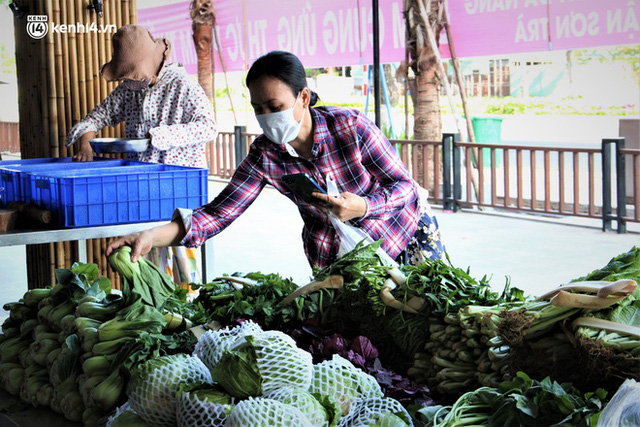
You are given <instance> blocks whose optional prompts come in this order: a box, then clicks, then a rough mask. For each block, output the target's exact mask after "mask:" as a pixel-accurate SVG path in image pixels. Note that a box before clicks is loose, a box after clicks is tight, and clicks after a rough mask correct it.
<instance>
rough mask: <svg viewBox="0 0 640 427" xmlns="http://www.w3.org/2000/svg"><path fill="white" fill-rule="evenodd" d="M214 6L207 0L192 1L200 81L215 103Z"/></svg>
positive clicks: (193, 27) (192, 26)
mask: <svg viewBox="0 0 640 427" xmlns="http://www.w3.org/2000/svg"><path fill="white" fill-rule="evenodd" d="M213 18H214V12H213V6H212V5H211V2H210V1H207V0H204V1H203V0H193V1H192V2H191V19H192V21H193V22H192V25H191V28H192V31H193V44H194V45H195V48H196V56H197V58H198V83H200V86H202V89H204V92H205V94H206V95H207V98H209V101H211V103H212V104H213V97H214V87H213V77H214V74H213V71H214V67H213V63H212V61H213V57H212V56H211V52H212V51H213V49H212V46H213V45H212V43H213Z"/></svg>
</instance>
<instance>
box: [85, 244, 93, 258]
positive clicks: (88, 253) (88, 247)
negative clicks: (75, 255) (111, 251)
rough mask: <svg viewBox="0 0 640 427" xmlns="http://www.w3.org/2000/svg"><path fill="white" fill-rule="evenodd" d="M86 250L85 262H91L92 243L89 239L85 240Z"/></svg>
mask: <svg viewBox="0 0 640 427" xmlns="http://www.w3.org/2000/svg"><path fill="white" fill-rule="evenodd" d="M85 246H86V251H87V262H93V243H91V240H87V241H85Z"/></svg>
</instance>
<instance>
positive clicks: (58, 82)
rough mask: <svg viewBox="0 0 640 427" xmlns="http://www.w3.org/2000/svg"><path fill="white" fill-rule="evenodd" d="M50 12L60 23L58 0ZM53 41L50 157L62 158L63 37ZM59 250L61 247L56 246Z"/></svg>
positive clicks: (53, 2)
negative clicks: (53, 125) (53, 135)
mask: <svg viewBox="0 0 640 427" xmlns="http://www.w3.org/2000/svg"><path fill="white" fill-rule="evenodd" d="M52 7H53V9H52V11H53V16H54V19H55V21H54V22H60V0H52ZM53 40H54V49H55V63H54V64H55V66H54V67H53V68H54V72H55V76H56V78H55V80H54V81H53V85H55V86H56V107H57V110H58V123H57V124H58V128H57V134H56V141H55V151H54V152H52V153H51V156H52V157H61V156H63V151H62V150H61V147H60V136H61V135H62V134H63V133H64V130H65V129H66V117H65V116H66V114H65V113H66V106H65V93H64V81H65V80H67V78H66V77H65V73H64V66H63V62H64V58H63V50H62V45H63V41H62V40H63V35H62V34H61V33H56V36H55V38H54V39H53ZM57 247H58V248H61V246H57Z"/></svg>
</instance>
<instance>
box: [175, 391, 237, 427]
mask: <svg viewBox="0 0 640 427" xmlns="http://www.w3.org/2000/svg"><path fill="white" fill-rule="evenodd" d="M176 411H177V412H176V416H177V419H178V427H204V426H209V427H222V426H224V423H225V421H226V420H227V416H228V414H227V407H225V405H221V404H218V403H213V402H209V401H207V400H206V399H201V398H199V397H198V396H197V395H196V394H195V393H190V392H185V393H182V394H181V395H180V396H179V397H178V402H177V406H176Z"/></svg>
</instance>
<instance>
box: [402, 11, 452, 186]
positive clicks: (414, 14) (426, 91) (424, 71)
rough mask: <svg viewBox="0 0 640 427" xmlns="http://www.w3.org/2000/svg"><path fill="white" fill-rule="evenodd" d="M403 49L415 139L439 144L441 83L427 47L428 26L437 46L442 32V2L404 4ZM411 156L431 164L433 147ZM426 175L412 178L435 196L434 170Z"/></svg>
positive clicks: (419, 172)
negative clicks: (408, 71) (412, 81)
mask: <svg viewBox="0 0 640 427" xmlns="http://www.w3.org/2000/svg"><path fill="white" fill-rule="evenodd" d="M404 5H405V17H406V19H405V21H406V26H407V31H406V36H407V40H406V46H407V49H408V51H409V58H410V63H409V64H408V65H409V66H410V67H411V69H412V71H413V74H414V75H415V88H414V87H412V88H411V89H412V90H413V91H414V92H413V93H412V100H413V101H414V129H413V134H414V139H416V140H426V141H440V140H441V139H442V120H441V110H440V89H441V87H442V80H441V78H442V77H441V76H440V72H439V71H438V64H437V62H436V61H437V58H436V56H435V55H434V52H433V49H432V48H431V46H430V44H429V38H428V37H429V35H428V31H427V26H431V28H432V29H433V34H435V35H436V44H438V45H439V34H440V31H441V30H442V28H443V21H442V13H440V8H444V5H443V4H442V0H405V2H404ZM413 156H415V157H417V164H419V165H421V164H423V163H424V159H423V157H424V156H427V158H426V161H427V164H429V165H432V164H433V147H432V146H429V147H428V148H427V149H425V150H421V149H416V152H415V153H413ZM428 171H429V172H428V175H427V176H425V171H424V169H422V168H419V169H418V170H417V171H414V178H415V179H416V180H417V181H418V182H419V183H420V184H421V185H422V186H423V187H425V188H427V189H428V190H429V191H430V192H431V194H434V187H433V183H434V168H433V167H429V168H428Z"/></svg>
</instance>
